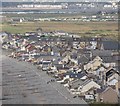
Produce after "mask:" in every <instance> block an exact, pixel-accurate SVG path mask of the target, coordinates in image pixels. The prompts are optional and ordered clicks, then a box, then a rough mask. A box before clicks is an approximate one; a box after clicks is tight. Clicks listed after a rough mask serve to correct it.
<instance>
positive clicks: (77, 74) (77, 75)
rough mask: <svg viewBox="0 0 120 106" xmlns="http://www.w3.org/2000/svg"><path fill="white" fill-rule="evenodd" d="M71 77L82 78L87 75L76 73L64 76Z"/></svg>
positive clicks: (68, 73)
mask: <svg viewBox="0 0 120 106" xmlns="http://www.w3.org/2000/svg"><path fill="white" fill-rule="evenodd" d="M66 75H69V76H70V78H79V79H80V78H82V77H83V76H85V75H86V74H85V73H84V72H81V73H74V72H67V73H65V74H64V76H66Z"/></svg>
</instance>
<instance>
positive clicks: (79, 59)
mask: <svg viewBox="0 0 120 106" xmlns="http://www.w3.org/2000/svg"><path fill="white" fill-rule="evenodd" d="M87 62H89V59H88V58H87V57H86V56H85V55H82V56H80V58H78V64H80V63H87Z"/></svg>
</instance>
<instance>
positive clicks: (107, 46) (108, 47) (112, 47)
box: [102, 41, 120, 50]
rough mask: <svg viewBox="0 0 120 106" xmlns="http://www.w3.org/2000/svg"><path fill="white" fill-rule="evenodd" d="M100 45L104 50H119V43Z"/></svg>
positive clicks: (110, 42)
mask: <svg viewBox="0 0 120 106" xmlns="http://www.w3.org/2000/svg"><path fill="white" fill-rule="evenodd" d="M102 43H103V47H104V49H105V50H118V49H119V50H120V48H119V47H120V43H119V42H117V41H103V42H102Z"/></svg>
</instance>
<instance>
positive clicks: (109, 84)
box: [0, 31, 120, 104]
mask: <svg viewBox="0 0 120 106" xmlns="http://www.w3.org/2000/svg"><path fill="white" fill-rule="evenodd" d="M0 35H2V36H1V42H2V49H3V51H9V54H8V55H7V56H9V58H14V59H17V61H19V62H22V61H25V62H28V63H30V64H31V65H34V66H36V67H37V69H38V70H39V72H41V71H43V72H45V73H46V74H47V75H48V76H50V77H51V78H53V79H52V80H50V81H48V82H44V83H47V84H48V85H49V84H50V83H54V82H57V83H60V84H61V86H64V88H66V89H67V90H68V92H69V93H70V94H71V95H73V96H74V97H73V98H81V99H83V100H85V101H86V102H87V103H110V104H112V103H113V104H117V103H118V102H119V97H120V76H119V72H120V70H119V62H120V60H119V59H120V57H119V46H120V44H119V42H118V41H113V40H111V39H105V38H101V37H98V36H96V37H86V38H85V37H80V36H77V35H75V34H69V33H66V32H63V31H58V32H49V33H48V32H43V31H39V33H38V32H27V33H25V34H24V35H21V34H11V33H6V32H3V33H1V34H0Z"/></svg>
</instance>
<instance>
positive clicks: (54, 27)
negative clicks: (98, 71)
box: [0, 21, 118, 38]
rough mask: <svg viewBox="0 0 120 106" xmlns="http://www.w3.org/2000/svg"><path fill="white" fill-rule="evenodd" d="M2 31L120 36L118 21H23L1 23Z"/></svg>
mask: <svg viewBox="0 0 120 106" xmlns="http://www.w3.org/2000/svg"><path fill="white" fill-rule="evenodd" d="M0 26H1V27H2V31H7V32H10V33H25V32H31V31H36V29H37V28H42V30H43V31H46V32H50V31H65V32H69V33H76V34H78V35H83V36H89V35H91V36H96V35H100V36H106V37H111V38H116V37H117V36H118V24H117V22H54V21H50V22H47V21H45V22H23V23H15V24H10V23H3V24H1V25H0Z"/></svg>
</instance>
